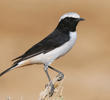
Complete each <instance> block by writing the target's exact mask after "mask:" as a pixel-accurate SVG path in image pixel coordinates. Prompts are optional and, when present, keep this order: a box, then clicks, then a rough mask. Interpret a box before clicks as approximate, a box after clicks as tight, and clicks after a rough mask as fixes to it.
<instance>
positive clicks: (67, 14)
mask: <svg viewBox="0 0 110 100" xmlns="http://www.w3.org/2000/svg"><path fill="white" fill-rule="evenodd" d="M66 17H73V18H80V15H79V14H77V13H74V12H69V13H66V14H64V15H63V16H61V17H60V19H59V21H61V20H62V19H64V18H66Z"/></svg>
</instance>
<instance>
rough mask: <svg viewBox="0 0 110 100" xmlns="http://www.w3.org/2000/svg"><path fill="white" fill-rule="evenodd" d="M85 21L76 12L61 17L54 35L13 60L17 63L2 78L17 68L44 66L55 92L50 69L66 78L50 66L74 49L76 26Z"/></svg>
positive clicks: (50, 35) (51, 34)
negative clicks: (34, 65) (49, 72)
mask: <svg viewBox="0 0 110 100" xmlns="http://www.w3.org/2000/svg"><path fill="white" fill-rule="evenodd" d="M83 20H84V19H83V18H80V16H79V15H78V14H77V13H74V12H70V13H66V14H64V15H63V16H61V18H60V20H59V23H58V25H57V27H56V28H55V30H54V31H53V32H52V33H50V34H49V35H48V36H47V37H46V38H44V39H43V40H41V41H40V42H39V43H37V44H35V45H34V46H33V47H32V48H30V49H29V50H28V51H26V52H25V53H24V54H23V55H21V56H19V57H17V58H15V59H13V61H15V62H14V63H13V65H12V66H11V67H10V68H8V69H6V70H5V71H3V72H2V73H1V74H0V76H2V75H4V74H5V73H6V72H8V71H10V70H12V69H14V68H17V67H21V66H26V65H30V64H43V65H44V71H45V73H46V75H47V77H48V80H49V81H50V83H51V87H52V90H53V88H54V86H53V84H52V81H51V78H50V76H49V74H48V68H50V69H52V70H54V71H56V72H58V73H59V74H60V75H62V77H61V79H62V78H63V77H64V74H63V73H62V72H60V71H59V70H57V69H55V68H53V67H51V66H50V64H51V63H52V62H53V61H54V60H56V59H58V58H59V57H61V56H63V55H65V54H66V53H67V52H68V51H69V50H70V49H71V48H72V47H73V45H74V44H75V42H76V39H77V32H76V26H77V24H78V23H79V21H83Z"/></svg>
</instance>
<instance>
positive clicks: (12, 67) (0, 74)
mask: <svg viewBox="0 0 110 100" xmlns="http://www.w3.org/2000/svg"><path fill="white" fill-rule="evenodd" d="M16 66H17V64H14V65H13V66H11V67H10V68H8V69H6V70H5V71H3V72H2V73H0V77H1V76H2V75H4V74H5V73H7V72H9V71H10V70H12V69H14V68H15V67H16Z"/></svg>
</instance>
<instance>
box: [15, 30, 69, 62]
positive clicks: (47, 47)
mask: <svg viewBox="0 0 110 100" xmlns="http://www.w3.org/2000/svg"><path fill="white" fill-rule="evenodd" d="M62 37H63V38H62ZM68 40H69V36H68V35H67V34H64V33H62V32H59V31H58V30H56V31H54V32H53V33H51V34H50V35H49V36H47V37H46V38H44V39H43V40H42V41H40V42H39V43H37V44H35V45H34V46H33V47H32V48H30V49H29V50H28V51H26V52H25V53H24V54H23V55H22V56H19V57H17V58H15V59H14V60H17V59H20V61H22V60H25V59H28V58H30V57H33V56H35V55H38V54H41V53H47V52H49V51H51V50H53V49H54V48H57V47H59V46H61V45H62V44H63V43H65V42H66V41H68Z"/></svg>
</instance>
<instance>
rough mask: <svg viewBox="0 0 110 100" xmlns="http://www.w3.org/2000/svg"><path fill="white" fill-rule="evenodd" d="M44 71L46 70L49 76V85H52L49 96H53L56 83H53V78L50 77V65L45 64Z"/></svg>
mask: <svg viewBox="0 0 110 100" xmlns="http://www.w3.org/2000/svg"><path fill="white" fill-rule="evenodd" d="M44 71H45V73H46V75H47V77H48V80H49V85H50V87H51V89H50V93H49V96H52V95H53V93H54V85H53V83H52V80H51V78H50V76H49V73H48V66H47V65H44Z"/></svg>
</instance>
